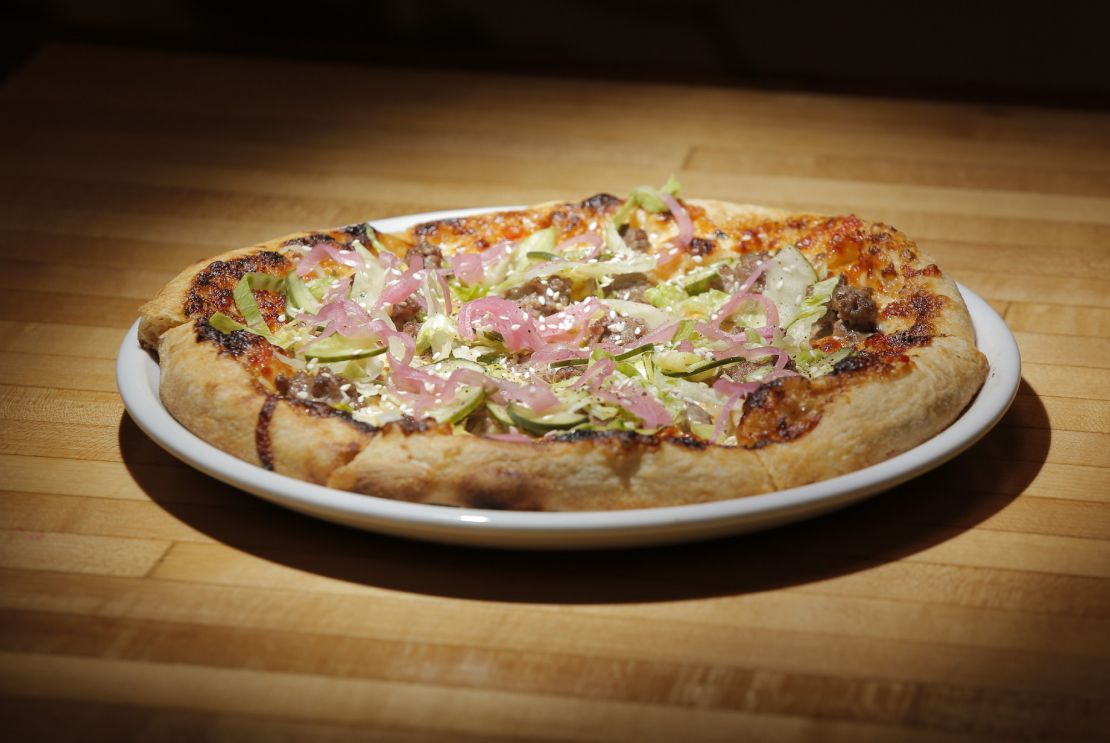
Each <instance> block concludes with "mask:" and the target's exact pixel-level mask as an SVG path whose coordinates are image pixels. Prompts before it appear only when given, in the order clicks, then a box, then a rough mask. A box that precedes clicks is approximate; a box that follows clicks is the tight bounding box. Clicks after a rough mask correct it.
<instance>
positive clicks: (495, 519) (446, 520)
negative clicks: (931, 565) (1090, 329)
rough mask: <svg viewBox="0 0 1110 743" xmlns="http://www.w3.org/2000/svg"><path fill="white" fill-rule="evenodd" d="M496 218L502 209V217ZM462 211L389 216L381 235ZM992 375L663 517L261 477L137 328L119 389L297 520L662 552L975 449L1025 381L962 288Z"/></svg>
mask: <svg viewBox="0 0 1110 743" xmlns="http://www.w3.org/2000/svg"><path fill="white" fill-rule="evenodd" d="M498 208H500V207H498ZM483 211H490V209H489V208H487V209H469V210H460V211H451V212H435V213H428V214H414V215H409V216H405V217H395V218H392V219H386V220H381V221H379V222H376V223H375V226H376V227H377V228H378V229H381V230H384V231H390V232H392V231H397V230H402V229H404V228H406V227H408V226H410V225H412V224H416V223H418V222H425V221H429V220H432V219H441V218H444V217H452V216H461V215H464V214H473V213H479V212H483ZM960 291H961V292H962V293H963V296H964V299H965V300H966V302H967V306H968V310H969V311H970V312H971V319H972V322H973V324H974V325H975V332H976V334H977V337H978V342H979V349H980V350H981V351H982V352H983V353H984V354H985V355H986V357H987V360H988V361H989V362H990V373H989V374H988V375H987V381H986V383H985V384H984V385H983V389H982V390H980V392H979V394H978V396H977V397H976V398H975V400H974V401H973V402H972V404H971V405H970V406H969V407H968V409H967V410H966V411H965V412H964V414H963V415H962V416H960V418H959V419H958V420H956V422H955V423H953V424H952V425H951V426H949V427H948V428H947V429H945V430H944V431H941V432H940V433H939V434H937V435H936V436H934V437H933V438H931V439H929V440H928V441H926V442H925V443H924V444H921V445H920V446H918V447H916V448H914V449H911V450H910V451H908V452H905V453H904V454H900V455H898V456H896V457H894V458H892V459H888V460H887V461H885V462H880V463H879V464H876V465H874V466H872V467H867V468H866V469H862V470H858V471H856V472H853V473H851V474H848V475H843V476H841V477H835V478H833V479H831V480H825V481H823V482H818V483H814V484H812V485H805V486H802V487H798V488H791V489H789V490H781V491H778V492H775V493H767V494H764V495H754V496H749V497H746V498H737V499H734V500H725V501H717V502H714V503H699V504H696V505H689V506H671V507H667V508H641V509H634V510H627V511H588V512H574V513H534V512H512V511H486V510H478V509H465V508H448V507H445V506H429V505H422V504H418V503H404V502H400V501H393V500H388V499H385V498H376V497H373V496H367V495H358V494H355V493H348V492H345V491H342V490H333V489H331V488H326V487H323V486H320V485H312V484H310V483H306V482H302V481H300V480H295V479H293V478H290V477H286V476H284V475H279V474H276V473H273V472H268V471H266V470H264V469H262V468H261V467H256V466H255V465H252V464H248V463H246V462H243V461H242V460H239V459H236V458H235V457H233V456H231V455H230V454H226V453H224V452H223V451H220V450H219V449H217V448H215V447H213V446H211V445H209V444H207V443H205V442H204V441H202V440H201V439H199V438H197V437H196V436H194V435H193V434H192V433H190V432H189V431H188V430H186V429H185V427H184V426H182V425H181V424H180V423H178V422H177V421H176V420H175V419H174V418H173V417H172V416H171V415H170V414H169V413H168V412H167V411H166V409H165V408H164V407H163V406H162V402H161V400H160V399H159V396H158V382H159V373H158V365H157V364H156V363H155V362H154V360H153V359H151V358H150V356H148V355H147V354H146V353H145V352H144V351H143V350H142V349H140V348H139V342H138V323H137V322H136V323H135V325H134V326H132V328H131V330H130V331H129V332H128V334H127V337H126V338H124V341H123V344H122V345H121V346H120V352H119V358H118V359H117V362H116V383H117V384H118V386H119V390H120V395H121V396H122V397H123V403H124V405H125V406H126V407H127V411H128V412H129V413H130V414H131V417H132V418H133V419H134V420H135V422H136V423H137V424H138V425H139V427H140V428H142V429H143V431H145V432H146V434H147V435H148V436H150V437H151V438H152V439H154V441H156V442H157V443H158V444H159V445H160V446H162V447H163V448H164V449H166V451H168V452H170V453H171V454H173V455H174V456H175V457H177V458H178V459H181V460H182V461H184V462H186V463H188V464H190V465H192V466H193V467H196V468H197V469H199V470H201V471H202V472H205V473H207V474H209V475H211V476H212V477H215V478H216V479H218V480H222V481H224V482H226V483H228V484H230V485H233V486H235V487H237V488H241V489H243V490H246V491H247V492H250V493H254V494H255V495H257V496H259V497H261V498H265V499H266V500H268V501H271V502H273V503H277V504H279V505H282V506H286V507H288V508H291V509H293V510H296V511H300V512H302V513H306V514H309V515H311V516H316V517H318V518H322V519H326V520H328V521H335V522H338V523H341V524H347V525H349V526H354V527H358V528H360V529H368V530H370V531H376V532H382V533H386V534H393V535H397V536H404V537H412V538H416V539H425V540H430V541H435V542H446V543H452V544H465V545H472V546H483V547H510V548H518V549H586V548H603V547H626V546H634V545H649V544H666V543H673V542H686V541H693V540H699V539H709V538H712V537H719V536H724V535H729V534H740V533H744V532H751V531H756V530H759V529H766V528H769V527H772V526H778V525H781V524H786V523H789V522H792V521H798V520H800V519H804V518H809V517H812V516H816V515H818V514H822V513H826V512H828V511H831V510H833V509H836V508H841V507H843V506H846V505H848V504H850V503H855V502H856V501H859V500H862V499H864V498H866V497H868V496H871V495H874V494H875V493H878V492H881V491H883V490H887V489H889V488H892V487H894V486H895V485H898V484H899V483H902V482H905V481H906V480H909V479H911V478H913V477H916V476H917V475H920V474H922V473H924V472H926V471H928V470H930V469H932V468H934V467H937V466H939V465H940V464H943V463H944V462H946V461H948V460H949V459H951V458H952V457H954V456H956V455H957V454H959V453H960V452H962V451H964V450H965V449H967V448H968V447H970V446H971V445H972V444H974V443H975V442H976V441H978V440H979V439H980V438H981V437H982V436H983V435H984V434H985V433H986V432H987V431H989V430H990V429H991V428H992V427H993V426H994V425H995V424H996V423H998V421H999V419H1001V418H1002V415H1003V414H1004V413H1005V412H1006V410H1007V408H1009V407H1010V403H1011V402H1012V401H1013V399H1014V395H1016V394H1017V389H1018V383H1019V381H1020V379H1021V358H1020V356H1019V355H1018V348H1017V343H1016V342H1015V341H1014V336H1013V334H1011V333H1010V330H1009V328H1007V327H1006V324H1005V323H1004V322H1003V321H1002V318H1001V317H999V316H998V313H996V312H995V311H994V310H993V309H992V308H991V306H990V305H988V304H987V303H986V302H985V301H983V300H982V299H981V298H980V297H979V296H977V295H976V294H974V293H973V292H970V291H968V290H967V289H966V288H964V287H962V286H961V287H960Z"/></svg>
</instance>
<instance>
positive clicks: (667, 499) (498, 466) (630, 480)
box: [328, 426, 773, 511]
mask: <svg viewBox="0 0 1110 743" xmlns="http://www.w3.org/2000/svg"><path fill="white" fill-rule="evenodd" d="M328 485H330V486H331V487H335V488H339V489H341V490H353V491H355V492H359V493H366V494H369V495H378V496H383V497H386V498H393V499H397V500H405V501H412V502H417V503H432V504H440V505H450V506H463V507H470V508H492V509H509V510H551V511H593V510H612V509H620V508H647V507H653V506H671V505H679V504H684V503H700V502H705V501H713V500H723V499H726V498H736V497H739V496H744V495H753V494H755V493H763V492H767V491H768V490H771V489H773V488H772V481H771V480H770V478H769V477H768V475H767V472H766V469H765V468H764V466H763V465H762V463H761V462H760V459H759V457H758V456H757V454H756V453H755V452H753V451H746V450H743V449H726V448H723V447H705V448H694V447H690V446H688V445H685V444H684V443H683V442H682V441H681V440H679V441H668V440H660V439H659V438H657V437H653V436H636V435H635V434H614V435H607V436H601V437H597V438H593V439H590V440H583V439H582V438H575V439H573V440H568V441H558V440H556V441H541V442H538V443H535V444H523V443H521V444H518V443H512V442H504V441H494V440H491V439H484V438H477V437H470V436H453V435H451V434H450V433H448V432H447V431H445V430H442V429H440V430H433V431H429V432H427V433H423V434H406V433H405V432H404V431H403V430H402V429H401V428H400V427H399V426H387V427H386V428H385V429H383V430H382V431H381V432H380V433H379V434H378V435H377V436H375V437H374V439H373V441H372V442H371V443H370V445H369V446H367V447H366V448H365V449H363V451H362V452H361V453H360V454H359V455H358V456H357V457H355V458H354V460H352V461H351V463H350V464H349V465H347V466H345V467H341V468H340V469H338V470H336V472H335V473H334V474H333V475H332V477H331V478H330V479H329V480H328Z"/></svg>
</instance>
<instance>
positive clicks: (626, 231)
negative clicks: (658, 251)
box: [618, 224, 651, 253]
mask: <svg viewBox="0 0 1110 743" xmlns="http://www.w3.org/2000/svg"><path fill="white" fill-rule="evenodd" d="M618 232H619V233H620V236H621V237H622V238H624V244H625V245H627V246H628V247H630V248H632V249H633V250H635V251H637V252H639V253H649V252H651V240H649V239H648V234H647V233H646V232H644V231H643V230H641V229H640V228H639V227H630V226H628V225H627V224H625V225H621V228H620V229H619V230H618Z"/></svg>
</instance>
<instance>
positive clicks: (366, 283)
mask: <svg viewBox="0 0 1110 743" xmlns="http://www.w3.org/2000/svg"><path fill="white" fill-rule="evenodd" d="M374 239H375V240H376V239H377V238H374ZM379 244H380V243H379ZM351 246H352V247H353V248H354V249H355V252H356V253H358V255H359V257H361V258H362V264H363V265H362V267H360V268H357V269H355V275H354V278H353V279H352V281H351V299H353V300H355V301H356V302H358V303H359V304H360V305H362V306H363V307H364V308H366V309H370V308H371V307H373V306H374V304H375V303H376V302H377V301H378V297H379V296H380V295H381V293H382V288H383V287H384V286H385V268H384V267H383V266H382V264H381V263H379V262H378V259H377V258H375V257H374V255H373V254H372V253H371V252H370V251H369V250H367V249H366V248H365V247H363V245H362V243H360V242H358V241H357V240H356V241H355V242H353V243H352V244H351ZM383 248H384V246H383Z"/></svg>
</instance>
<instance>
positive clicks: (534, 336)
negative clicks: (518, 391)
mask: <svg viewBox="0 0 1110 743" xmlns="http://www.w3.org/2000/svg"><path fill="white" fill-rule="evenodd" d="M482 317H485V320H486V322H485V324H486V325H487V327H488V329H489V330H493V331H496V332H497V333H499V334H500V335H501V339H502V343H504V344H505V348H507V349H508V350H509V351H511V352H514V353H515V352H516V351H520V350H523V349H528V350H530V351H538V350H540V349H541V348H543V339H542V338H541V337H540V335H539V333H537V332H536V327H535V321H534V320H533V319H532V316H531V315H529V314H528V313H527V312H525V311H524V310H523V309H522V308H521V307H520V305H519V304H517V303H516V302H513V301H512V300H509V299H504V298H502V297H482V298H481V299H475V300H472V301H470V302H467V303H466V304H464V305H463V306H462V307H460V308H459V315H458V323H459V335H460V336H461V337H462V338H463V339H464V340H473V339H474V337H475V336H474V327H475V322H476V321H477V320H479V319H480V318H482Z"/></svg>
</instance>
